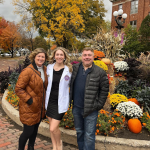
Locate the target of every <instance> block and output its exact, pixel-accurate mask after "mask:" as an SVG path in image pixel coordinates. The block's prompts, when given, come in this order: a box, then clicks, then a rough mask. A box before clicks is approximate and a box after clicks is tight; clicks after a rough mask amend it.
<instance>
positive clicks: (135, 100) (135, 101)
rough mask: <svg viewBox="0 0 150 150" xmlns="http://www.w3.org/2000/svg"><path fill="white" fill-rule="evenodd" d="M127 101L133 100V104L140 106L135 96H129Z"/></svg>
mask: <svg viewBox="0 0 150 150" xmlns="http://www.w3.org/2000/svg"><path fill="white" fill-rule="evenodd" d="M128 101H131V102H134V103H135V104H137V105H139V106H140V103H139V102H138V101H137V99H136V98H130V99H128Z"/></svg>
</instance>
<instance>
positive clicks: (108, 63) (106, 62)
mask: <svg viewBox="0 0 150 150" xmlns="http://www.w3.org/2000/svg"><path fill="white" fill-rule="evenodd" d="M101 61H102V62H104V63H105V64H106V65H110V64H111V61H110V59H108V58H102V59H101Z"/></svg>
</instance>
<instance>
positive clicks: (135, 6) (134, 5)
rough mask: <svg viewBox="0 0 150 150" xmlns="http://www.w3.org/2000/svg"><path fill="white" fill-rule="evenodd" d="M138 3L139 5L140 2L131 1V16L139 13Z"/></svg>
mask: <svg viewBox="0 0 150 150" xmlns="http://www.w3.org/2000/svg"><path fill="white" fill-rule="evenodd" d="M138 3H139V0H133V1H131V14H136V13H138Z"/></svg>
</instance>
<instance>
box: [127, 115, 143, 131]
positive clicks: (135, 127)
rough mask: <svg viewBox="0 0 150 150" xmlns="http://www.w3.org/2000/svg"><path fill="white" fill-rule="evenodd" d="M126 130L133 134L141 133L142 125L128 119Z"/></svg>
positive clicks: (138, 121)
mask: <svg viewBox="0 0 150 150" xmlns="http://www.w3.org/2000/svg"><path fill="white" fill-rule="evenodd" d="M128 128H129V130H130V131H131V132H133V133H140V132H141V131H142V124H141V122H140V120H139V119H137V118H135V119H129V120H128Z"/></svg>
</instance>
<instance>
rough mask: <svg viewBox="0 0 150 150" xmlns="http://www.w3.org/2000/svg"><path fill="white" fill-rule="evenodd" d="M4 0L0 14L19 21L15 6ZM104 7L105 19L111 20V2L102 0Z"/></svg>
mask: <svg viewBox="0 0 150 150" xmlns="http://www.w3.org/2000/svg"><path fill="white" fill-rule="evenodd" d="M3 1H4V2H3V3H2V4H0V16H1V17H4V18H5V19H6V20H8V21H15V22H16V23H18V22H19V20H20V16H19V15H18V14H15V13H14V10H15V7H14V6H13V5H12V0H3ZM103 1H104V4H105V8H106V9H107V10H108V12H107V13H106V17H105V20H111V13H112V12H111V11H112V4H111V2H110V1H109V0H103Z"/></svg>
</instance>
